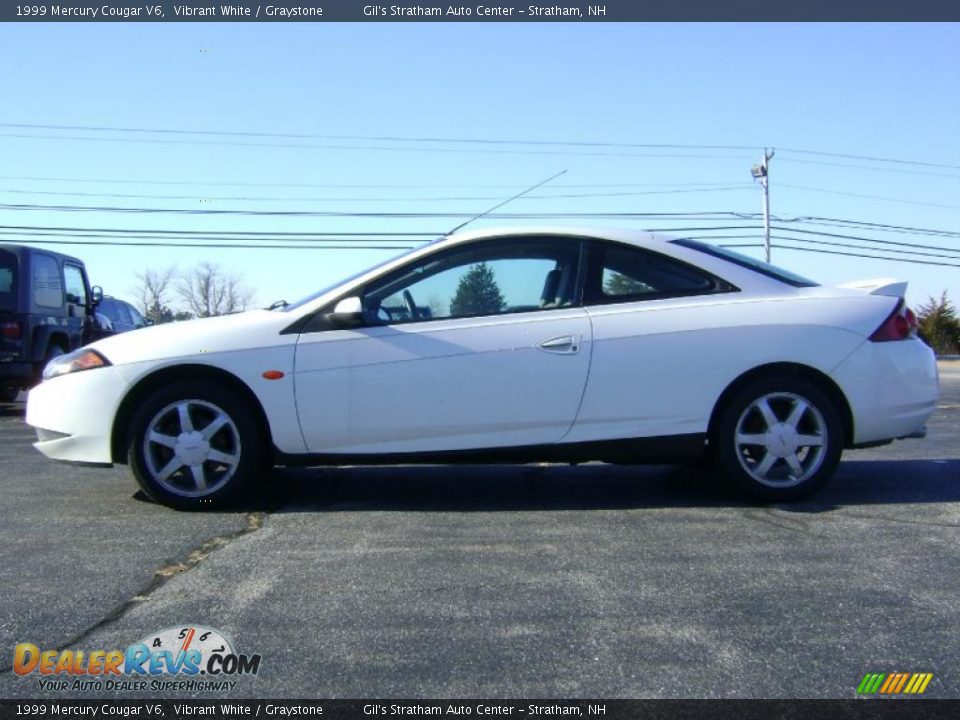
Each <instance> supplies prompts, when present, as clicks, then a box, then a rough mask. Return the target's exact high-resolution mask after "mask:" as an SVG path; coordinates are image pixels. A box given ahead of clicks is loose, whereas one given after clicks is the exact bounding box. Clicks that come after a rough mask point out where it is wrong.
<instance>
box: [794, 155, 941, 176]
mask: <svg viewBox="0 0 960 720" xmlns="http://www.w3.org/2000/svg"><path fill="white" fill-rule="evenodd" d="M782 161H783V162H785V163H799V164H801V165H822V166H825V167H838V168H848V169H851V170H867V171H869V172H888V173H902V174H906V175H926V176H928V177H945V178H960V173H941V172H931V171H929V170H907V169H906V168H900V167H880V166H871V165H852V164H850V163H838V162H830V161H828V160H800V159H798V158H792V157H785V158H782Z"/></svg>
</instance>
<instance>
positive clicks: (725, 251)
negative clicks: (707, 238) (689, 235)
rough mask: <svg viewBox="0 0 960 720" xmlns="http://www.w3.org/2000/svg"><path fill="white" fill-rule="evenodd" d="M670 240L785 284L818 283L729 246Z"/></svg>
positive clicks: (811, 284)
mask: <svg viewBox="0 0 960 720" xmlns="http://www.w3.org/2000/svg"><path fill="white" fill-rule="evenodd" d="M670 242H672V243H674V244H675V245H682V246H683V247H686V248H690V249H691V250H699V251H700V252H702V253H706V254H707V255H713V257H718V258H720V259H722V260H728V261H729V262H732V263H734V264H735V265H739V266H740V267H745V268H747V269H748V270H753V271H755V272H758V273H760V274H761V275H766V276H767V277H771V278H773V279H774V280H779V281H780V282H783V283H786V284H787V285H793V286H794V287H817V286H818V285H819V283H815V282H814V281H813V280H809V279H808V278H805V277H802V276H800V275H797V274H796V273H792V272H790V271H789V270H784V269H783V268H781V267H777V266H776V265H770V264H769V263H765V262H763V261H762V260H757V259H756V258H752V257H750V256H749V255H743V254H742V253H738V252H736V251H734V250H730V249H729V248H722V247H717V246H716V245H708V244H707V243H703V242H698V241H697V240H687V239H681V240H671V241H670Z"/></svg>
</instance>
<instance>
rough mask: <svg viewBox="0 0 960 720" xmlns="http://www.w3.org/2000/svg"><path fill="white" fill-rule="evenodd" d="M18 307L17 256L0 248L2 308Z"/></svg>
mask: <svg viewBox="0 0 960 720" xmlns="http://www.w3.org/2000/svg"><path fill="white" fill-rule="evenodd" d="M16 307H17V256H16V255H14V254H13V253H12V252H10V251H9V250H0V310H15V309H16Z"/></svg>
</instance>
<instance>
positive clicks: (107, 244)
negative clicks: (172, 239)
mask: <svg viewBox="0 0 960 720" xmlns="http://www.w3.org/2000/svg"><path fill="white" fill-rule="evenodd" d="M17 242H20V243H24V244H41V245H92V246H105V247H165V248H208V249H212V248H222V249H227V250H410V249H412V248H415V247H417V246H416V245H250V244H240V243H231V244H226V243H215V244H214V243H169V242H165V243H160V242H123V241H119V240H108V241H99V242H98V241H94V240H31V239H28V238H21V239H17Z"/></svg>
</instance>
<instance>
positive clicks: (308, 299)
mask: <svg viewBox="0 0 960 720" xmlns="http://www.w3.org/2000/svg"><path fill="white" fill-rule="evenodd" d="M440 240H443V238H442V237H439V238H437V239H436V240H432V241H431V242H430V243H427V245H432V244H433V243H435V242H438V241H440ZM427 245H417V246H416V247H413V248H410V249H409V250H407V251H406V252H404V253H401V254H399V255H394V256H393V257H390V258H387V259H386V260H383V261H382V262H378V263H377V264H376V265H371V266H370V267H368V268H364V269H363V270H361V271H360V272H356V273H354V274H353V275H350V276H349V277H346V278H344V279H343V280H337V282H335V283H333V284H332V285H327V286H326V287H325V288H323V289H322V290H317V291H316V292H315V293H311V294H309V295H307V296H306V297H305V298H301V299H300V300H297V301H296V302H295V303H293V304H291V305H285V306H284V307H283V308H282V310H283V312H290V311H291V310H296V309H297V308H300V307H303V306H304V305H306V304H307V303H309V302H313V301H314V300H316V299H317V298H318V297H320V296H321V295H325V294H326V293H328V292H330V291H331V290H333V289H334V288H336V287H339V286H340V285H346V284H347V283H349V282H351V281H353V280H356V279H357V278H358V277H360V276H361V275H366V274H367V273H368V272H373V271H374V270H376V269H377V268H381V267H383V266H384V265H387V264H388V263H392V262H393V261H394V260H399V259H400V258H402V257H406V256H407V255H410V254H411V253H414V252H416V251H417V250H420V249H421V248H424V247H426V246H427Z"/></svg>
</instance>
